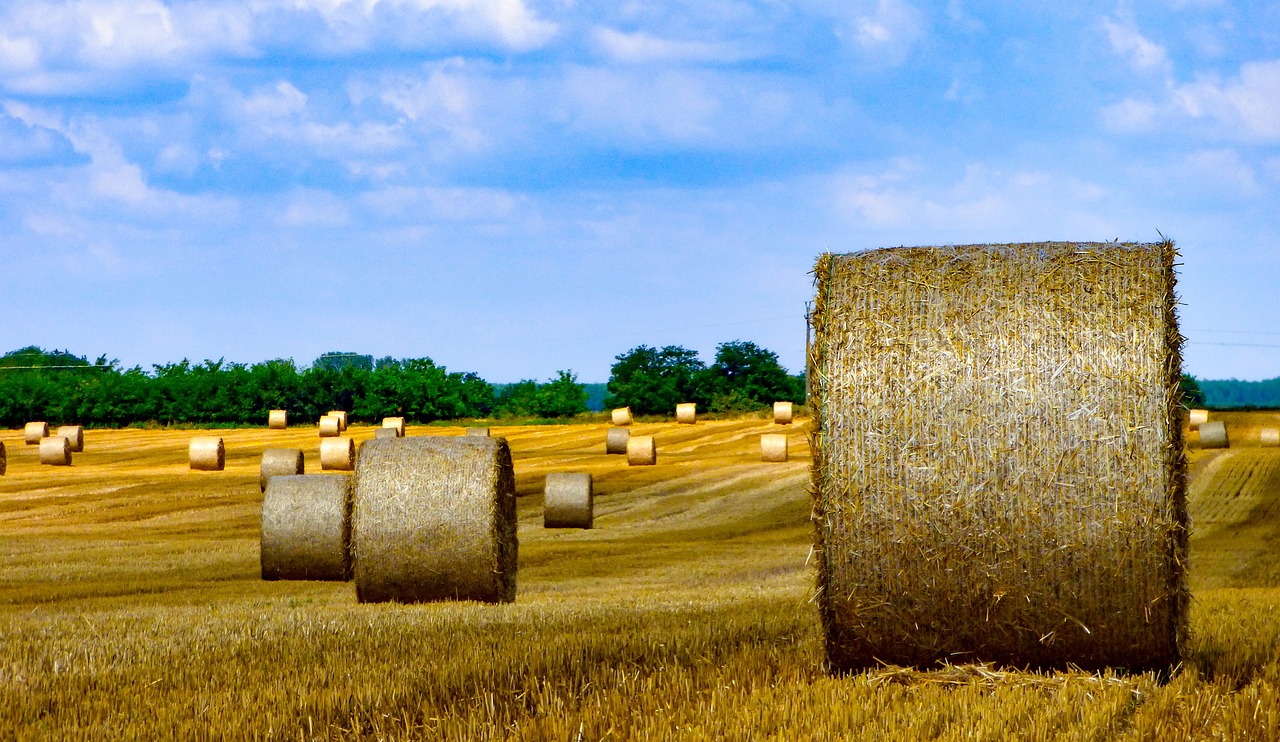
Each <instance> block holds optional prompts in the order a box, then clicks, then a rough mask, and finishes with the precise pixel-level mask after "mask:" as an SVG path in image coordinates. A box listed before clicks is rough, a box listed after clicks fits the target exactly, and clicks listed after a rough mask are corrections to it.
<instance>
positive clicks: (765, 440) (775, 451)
mask: <svg viewBox="0 0 1280 742" xmlns="http://www.w3.org/2000/svg"><path fill="white" fill-rule="evenodd" d="M760 460H761V461H765V462H769V463H779V462H785V461H786V460H787V434H786V433H765V434H764V435H762V436H760Z"/></svg>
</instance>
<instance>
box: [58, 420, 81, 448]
mask: <svg viewBox="0 0 1280 742" xmlns="http://www.w3.org/2000/svg"><path fill="white" fill-rule="evenodd" d="M54 435H60V436H62V437H63V438H66V439H67V444H68V445H70V446H71V453H83V452H84V427H83V426H80V425H63V426H61V427H59V428H58V429H57V431H55V432H54Z"/></svg>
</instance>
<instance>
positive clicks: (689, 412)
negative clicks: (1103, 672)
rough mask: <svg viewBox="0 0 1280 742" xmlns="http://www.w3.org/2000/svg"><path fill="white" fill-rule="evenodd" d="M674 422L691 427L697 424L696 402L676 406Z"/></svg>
mask: <svg viewBox="0 0 1280 742" xmlns="http://www.w3.org/2000/svg"><path fill="white" fill-rule="evenodd" d="M676 422H678V423H680V424H681V425H693V424H694V423H696V422H698V405H697V403H696V402H682V403H680V404H678V405H676Z"/></svg>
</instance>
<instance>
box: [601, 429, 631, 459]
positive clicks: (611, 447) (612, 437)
mask: <svg viewBox="0 0 1280 742" xmlns="http://www.w3.org/2000/svg"><path fill="white" fill-rule="evenodd" d="M630 439H631V431H630V430H628V429H626V428H609V432H607V433H605V438H604V452H605V453H606V454H613V453H619V454H621V453H626V452H627V441H628V440H630Z"/></svg>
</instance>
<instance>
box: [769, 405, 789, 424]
mask: <svg viewBox="0 0 1280 742" xmlns="http://www.w3.org/2000/svg"><path fill="white" fill-rule="evenodd" d="M773 422H774V423H775V424H777V425H790V424H791V403H790V402H774V403H773Z"/></svg>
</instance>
